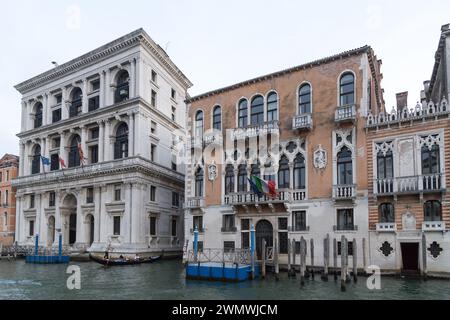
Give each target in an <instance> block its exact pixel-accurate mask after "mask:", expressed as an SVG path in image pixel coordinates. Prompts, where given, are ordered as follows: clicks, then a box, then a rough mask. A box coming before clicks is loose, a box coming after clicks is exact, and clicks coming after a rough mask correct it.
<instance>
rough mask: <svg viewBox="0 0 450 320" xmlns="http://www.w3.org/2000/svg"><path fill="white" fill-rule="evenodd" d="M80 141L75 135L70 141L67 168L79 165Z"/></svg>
mask: <svg viewBox="0 0 450 320" xmlns="http://www.w3.org/2000/svg"><path fill="white" fill-rule="evenodd" d="M80 141H81V139H80V136H78V135H76V136H74V137H73V138H72V140H71V141H70V146H69V148H70V151H69V168H73V167H78V166H79V165H80V152H79V151H78V143H79V142H80Z"/></svg>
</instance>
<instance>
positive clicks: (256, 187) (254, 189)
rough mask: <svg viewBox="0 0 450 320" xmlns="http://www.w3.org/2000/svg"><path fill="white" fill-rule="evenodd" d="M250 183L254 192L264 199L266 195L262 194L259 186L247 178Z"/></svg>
mask: <svg viewBox="0 0 450 320" xmlns="http://www.w3.org/2000/svg"><path fill="white" fill-rule="evenodd" d="M247 180H248V182H250V187H251V188H252V191H253V192H254V193H255V194H257V195H258V197H262V196H263V195H264V193H262V192H261V191H260V190H259V188H258V186H257V185H256V184H255V183H254V182H253V180H252V179H250V178H247Z"/></svg>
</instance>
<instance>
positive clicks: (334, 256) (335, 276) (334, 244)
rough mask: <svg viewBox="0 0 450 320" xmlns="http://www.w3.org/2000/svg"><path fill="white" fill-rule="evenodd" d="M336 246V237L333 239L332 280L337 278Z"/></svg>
mask: <svg viewBox="0 0 450 320" xmlns="http://www.w3.org/2000/svg"><path fill="white" fill-rule="evenodd" d="M337 250H338V246H337V240H336V238H335V239H333V266H334V281H336V280H337V256H338V252H337Z"/></svg>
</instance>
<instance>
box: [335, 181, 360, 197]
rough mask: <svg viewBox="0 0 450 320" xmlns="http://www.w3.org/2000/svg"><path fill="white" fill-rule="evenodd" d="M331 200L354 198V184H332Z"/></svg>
mask: <svg viewBox="0 0 450 320" xmlns="http://www.w3.org/2000/svg"><path fill="white" fill-rule="evenodd" d="M332 196H333V200H354V199H355V198H356V185H354V184H349V185H334V186H333V194H332Z"/></svg>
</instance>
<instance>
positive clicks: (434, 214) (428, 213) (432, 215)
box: [423, 200, 442, 221]
mask: <svg viewBox="0 0 450 320" xmlns="http://www.w3.org/2000/svg"><path fill="white" fill-rule="evenodd" d="M423 214H424V220H425V221H442V206H441V202H440V201H438V200H430V201H426V202H425V204H424V205H423Z"/></svg>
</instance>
